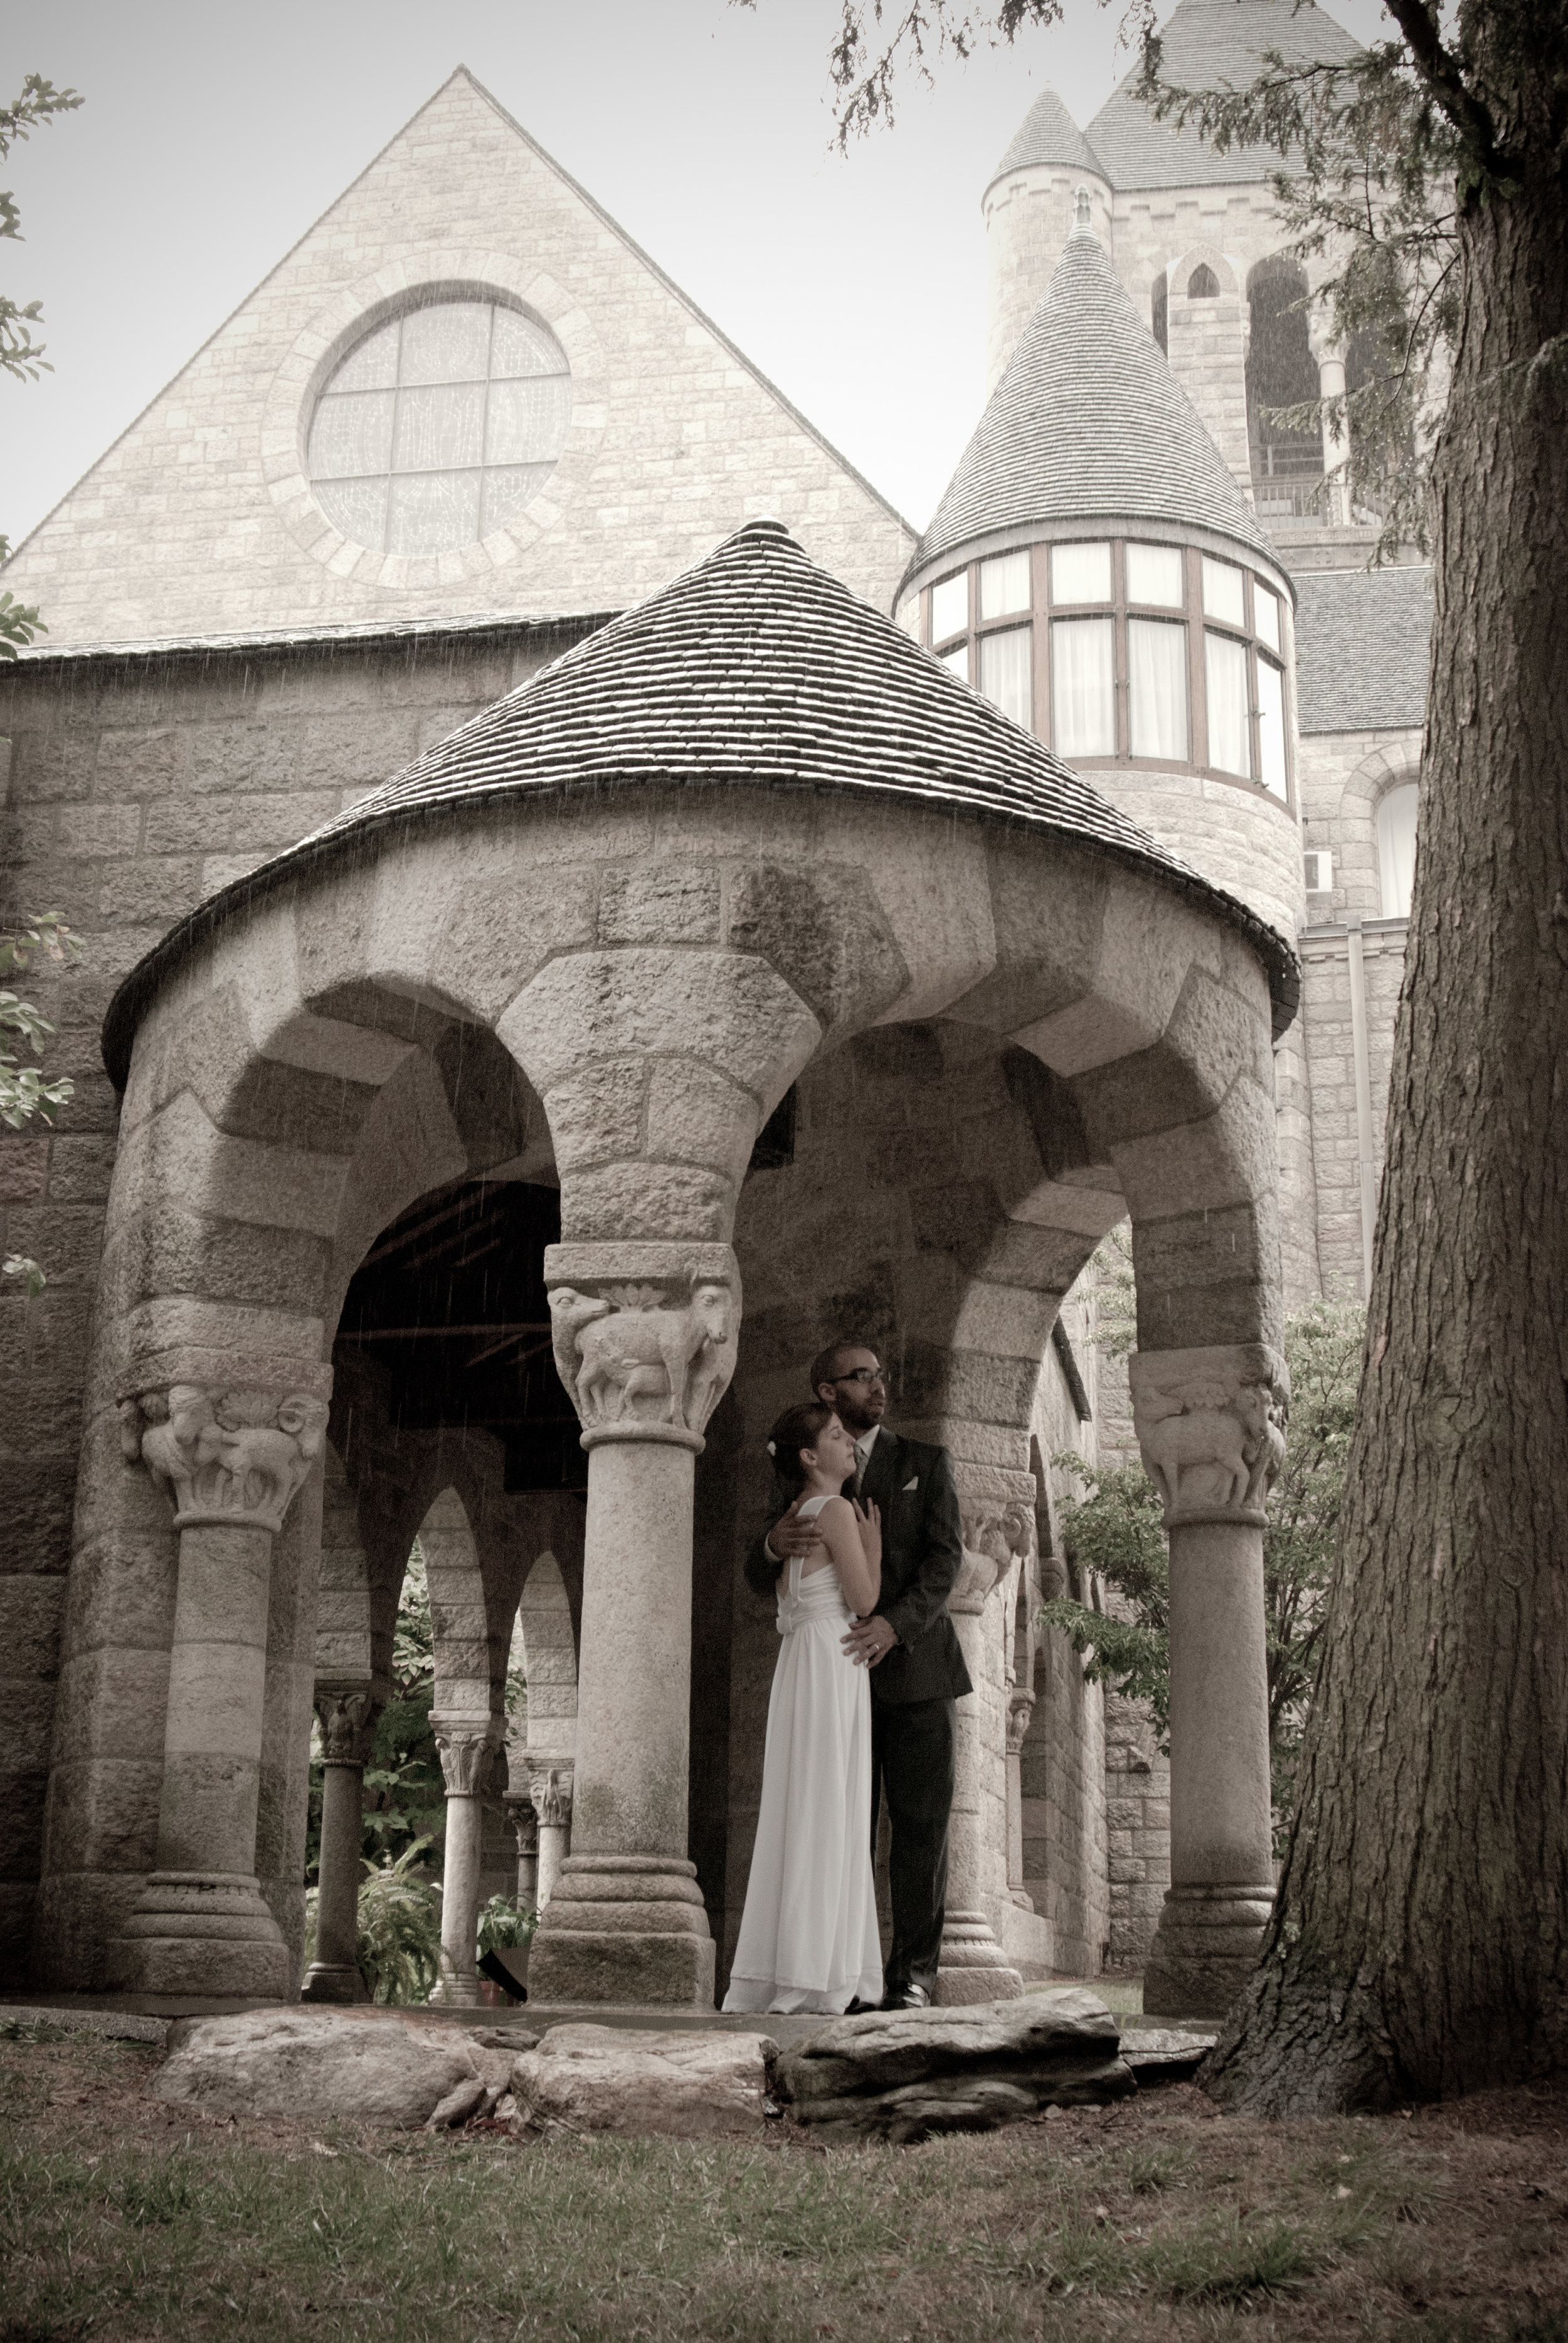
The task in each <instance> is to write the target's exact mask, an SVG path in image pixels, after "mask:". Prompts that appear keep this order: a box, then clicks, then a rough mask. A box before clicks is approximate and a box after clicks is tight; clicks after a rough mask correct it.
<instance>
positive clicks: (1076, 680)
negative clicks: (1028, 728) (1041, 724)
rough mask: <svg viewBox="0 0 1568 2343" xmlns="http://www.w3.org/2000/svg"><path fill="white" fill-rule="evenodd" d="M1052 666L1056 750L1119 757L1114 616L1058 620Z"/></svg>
mask: <svg viewBox="0 0 1568 2343" xmlns="http://www.w3.org/2000/svg"><path fill="white" fill-rule="evenodd" d="M1050 670H1051V671H1050V704H1051V745H1052V746H1053V748H1054V749H1055V750H1056V753H1057V755H1058V756H1059V757H1114V756H1115V754H1116V638H1115V622H1114V620H1112V619H1111V618H1057V619H1055V620H1053V622H1052V624H1051V629H1050Z"/></svg>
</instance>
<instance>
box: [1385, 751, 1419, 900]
mask: <svg viewBox="0 0 1568 2343" xmlns="http://www.w3.org/2000/svg"><path fill="white" fill-rule="evenodd" d="M1420 797H1421V792H1420V790H1419V789H1418V788H1417V786H1416V784H1415V783H1414V781H1405V782H1402V784H1401V786H1400V787H1399V788H1398V789H1390V791H1389V793H1388V795H1387V797H1386V798H1384V799H1383V801H1382V804H1381V805H1380V806H1379V808H1378V809H1377V860H1378V872H1379V875H1380V877H1381V878H1382V915H1383V918H1384V919H1385V920H1408V919H1409V917H1410V898H1411V890H1412V888H1413V887H1414V885H1415V817H1416V809H1417V806H1418V804H1419V802H1420Z"/></svg>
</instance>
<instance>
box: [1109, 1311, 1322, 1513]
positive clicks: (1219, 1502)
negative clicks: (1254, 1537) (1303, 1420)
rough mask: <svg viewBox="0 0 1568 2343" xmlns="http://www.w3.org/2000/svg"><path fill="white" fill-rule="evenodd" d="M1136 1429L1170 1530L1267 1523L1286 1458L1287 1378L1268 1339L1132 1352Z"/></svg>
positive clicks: (1133, 1404)
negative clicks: (1193, 1525) (1268, 1508)
mask: <svg viewBox="0 0 1568 2343" xmlns="http://www.w3.org/2000/svg"><path fill="white" fill-rule="evenodd" d="M1128 1366H1129V1370H1130V1375H1131V1387H1132V1423H1133V1428H1134V1429H1135V1431H1136V1432H1137V1434H1138V1446H1139V1449H1140V1452H1141V1455H1142V1458H1143V1469H1144V1471H1145V1472H1146V1473H1148V1475H1149V1477H1150V1479H1151V1481H1152V1482H1153V1483H1154V1485H1155V1487H1156V1488H1157V1489H1158V1490H1159V1492H1160V1495H1161V1500H1162V1501H1163V1503H1164V1507H1165V1526H1166V1528H1167V1529H1172V1528H1176V1527H1179V1526H1180V1525H1181V1523H1191V1522H1233V1523H1241V1524H1244V1525H1246V1526H1248V1527H1252V1528H1259V1529H1261V1527H1262V1526H1263V1523H1264V1518H1265V1516H1264V1512H1263V1508H1264V1506H1265V1505H1266V1504H1267V1503H1268V1496H1269V1491H1270V1489H1271V1487H1272V1485H1273V1483H1274V1479H1275V1476H1276V1475H1277V1473H1278V1472H1279V1470H1280V1466H1281V1465H1282V1463H1283V1462H1284V1455H1285V1431H1284V1425H1285V1416H1286V1413H1287V1410H1288V1407H1289V1403H1290V1395H1291V1378H1290V1373H1289V1371H1288V1370H1287V1368H1286V1365H1285V1363H1284V1360H1283V1359H1282V1357H1281V1356H1280V1354H1279V1353H1278V1352H1277V1351H1274V1350H1271V1349H1270V1347H1269V1346H1268V1344H1267V1343H1266V1342H1230V1343H1221V1344H1216V1345H1215V1346H1214V1347H1213V1348H1212V1349H1204V1350H1191V1351H1134V1352H1133V1353H1132V1355H1131V1359H1130V1360H1129V1361H1128Z"/></svg>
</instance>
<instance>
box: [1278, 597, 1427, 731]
mask: <svg viewBox="0 0 1568 2343" xmlns="http://www.w3.org/2000/svg"><path fill="white" fill-rule="evenodd" d="M1431 649H1432V571H1431V569H1430V568H1425V567H1424V566H1423V567H1422V568H1410V569H1309V570H1304V571H1303V572H1302V574H1301V575H1300V576H1299V577H1298V578H1297V579H1296V711H1297V718H1298V721H1299V723H1300V727H1301V729H1302V731H1303V732H1395V731H1401V730H1403V729H1406V728H1407V727H1419V726H1421V725H1422V724H1424V723H1425V721H1426V685H1427V661H1428V659H1429V657H1430V655H1431Z"/></svg>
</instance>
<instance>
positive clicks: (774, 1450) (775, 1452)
mask: <svg viewBox="0 0 1568 2343" xmlns="http://www.w3.org/2000/svg"><path fill="white" fill-rule="evenodd" d="M768 1453H769V1456H777V1455H778V1453H779V1451H778V1450H777V1448H775V1447H774V1445H773V1443H772V1442H771V1441H769V1443H768Z"/></svg>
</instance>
